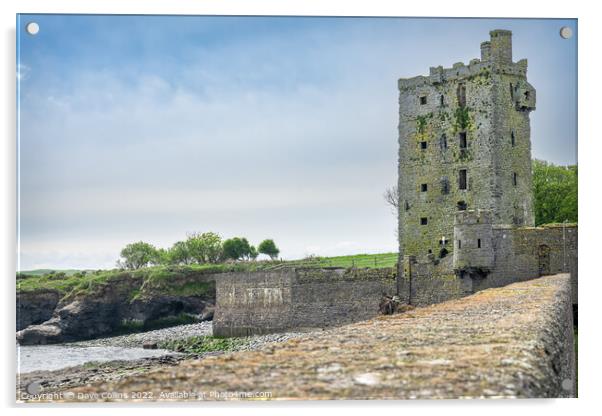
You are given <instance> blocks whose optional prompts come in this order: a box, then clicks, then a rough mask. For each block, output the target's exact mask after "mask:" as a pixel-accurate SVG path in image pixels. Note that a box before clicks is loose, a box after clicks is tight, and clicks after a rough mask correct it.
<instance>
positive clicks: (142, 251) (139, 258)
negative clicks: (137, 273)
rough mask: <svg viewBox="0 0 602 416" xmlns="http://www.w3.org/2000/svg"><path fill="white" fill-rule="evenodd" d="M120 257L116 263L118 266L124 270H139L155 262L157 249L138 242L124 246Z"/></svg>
mask: <svg viewBox="0 0 602 416" xmlns="http://www.w3.org/2000/svg"><path fill="white" fill-rule="evenodd" d="M120 256H121V259H120V260H119V261H118V262H117V264H118V265H119V266H122V267H124V268H126V269H139V268H141V267H145V266H148V265H149V264H151V263H154V262H155V261H156V260H157V249H156V248H155V247H154V246H153V245H152V244H148V243H145V242H143V241H138V242H137V243H131V244H128V245H127V246H125V247H124V248H123V250H121V253H120Z"/></svg>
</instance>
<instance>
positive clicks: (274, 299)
mask: <svg viewBox="0 0 602 416" xmlns="http://www.w3.org/2000/svg"><path fill="white" fill-rule="evenodd" d="M395 274H396V273H395V270H393V269H298V270H285V271H277V272H249V273H229V274H225V275H222V276H220V278H218V279H217V286H216V291H217V301H216V310H215V315H214V319H213V332H214V335H218V336H247V335H252V334H263V333H270V332H281V331H285V330H291V329H301V328H316V327H318V328H323V327H328V326H333V325H341V324H346V323H350V322H356V321H360V320H364V319H369V318H371V317H374V316H376V315H377V314H378V304H379V301H380V298H381V296H382V294H383V293H387V294H389V295H393V294H395V291H396V288H395V277H396V276H395Z"/></svg>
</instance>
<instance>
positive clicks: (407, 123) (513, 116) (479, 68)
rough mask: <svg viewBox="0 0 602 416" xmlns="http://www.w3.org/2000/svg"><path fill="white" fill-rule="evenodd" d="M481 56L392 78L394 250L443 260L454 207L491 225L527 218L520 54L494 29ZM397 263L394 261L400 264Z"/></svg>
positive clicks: (526, 88)
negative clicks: (395, 110)
mask: <svg viewBox="0 0 602 416" xmlns="http://www.w3.org/2000/svg"><path fill="white" fill-rule="evenodd" d="M490 37H491V38H490V40H489V41H487V42H483V43H482V44H481V58H480V59H473V60H471V61H470V63H469V64H468V65H464V64H463V63H456V64H454V65H453V67H452V68H443V67H441V66H439V67H431V68H430V73H429V75H428V76H417V77H414V78H409V79H400V80H399V84H398V87H399V183H398V187H399V249H400V260H402V259H403V256H404V255H410V256H416V257H417V258H420V257H422V256H427V255H429V254H430V255H431V256H430V257H433V256H434V257H440V258H441V257H446V256H447V255H450V254H452V252H453V250H454V243H453V242H454V236H453V232H454V218H455V215H456V212H457V211H463V210H474V211H477V210H488V211H490V218H488V220H487V221H488V222H490V223H491V224H492V225H514V226H522V225H531V226H532V225H533V224H534V215H533V200H532V189H531V188H532V184H531V140H530V124H529V113H530V112H531V111H532V110H534V109H535V90H534V89H533V87H532V86H531V85H530V84H529V83H528V82H527V61H526V60H525V59H523V60H520V61H518V62H516V63H515V62H513V61H512V33H511V32H510V31H507V30H493V31H491V32H490ZM400 264H402V262H401V261H400Z"/></svg>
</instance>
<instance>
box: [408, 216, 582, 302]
mask: <svg viewBox="0 0 602 416" xmlns="http://www.w3.org/2000/svg"><path fill="white" fill-rule="evenodd" d="M492 231H493V251H494V253H495V260H494V265H493V267H492V268H491V270H490V272H489V273H488V274H487V276H486V277H484V278H479V277H468V276H464V277H460V276H458V275H456V273H454V270H453V265H452V261H451V258H450V257H451V256H449V255H448V256H447V257H446V258H444V259H437V258H436V257H435V256H430V257H427V258H426V259H418V258H416V257H412V256H406V257H405V258H404V262H403V271H404V273H403V275H402V276H401V279H400V296H401V298H402V299H403V300H404V301H405V302H409V303H411V304H413V305H417V306H424V305H431V304H435V303H439V302H443V301H446V300H450V299H457V298H460V297H463V296H467V295H469V294H472V293H475V292H478V291H480V290H484V289H487V288H494V287H501V286H505V285H509V284H512V283H515V282H520V281H525V280H530V279H534V278H537V277H539V276H543V275H551V274H556V273H563V272H566V273H570V275H571V286H572V302H573V304H575V305H576V304H577V303H578V297H577V286H578V285H577V281H578V229H577V226H576V225H574V224H573V225H567V226H565V227H563V225H562V224H560V225H548V226H544V227H521V228H513V227H509V226H497V227H494V228H493V230H492ZM466 243H467V244H473V245H474V242H471V241H466ZM484 248H485V247H484Z"/></svg>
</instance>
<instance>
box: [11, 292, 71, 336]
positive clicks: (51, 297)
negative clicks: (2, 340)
mask: <svg viewBox="0 0 602 416" xmlns="http://www.w3.org/2000/svg"><path fill="white" fill-rule="evenodd" d="M60 298H61V295H60V293H59V292H58V291H57V290H47V289H42V290H36V291H32V292H19V293H17V331H20V330H22V329H24V328H27V327H28V326H29V325H36V324H41V323H42V322H44V321H47V320H48V319H50V318H51V317H52V313H53V312H54V309H55V308H56V305H57V304H58V303H59V300H60Z"/></svg>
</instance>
